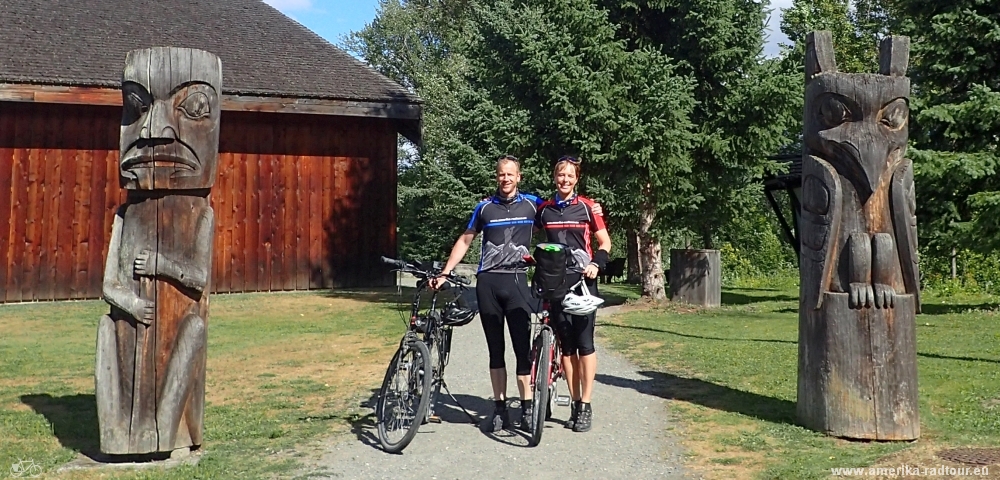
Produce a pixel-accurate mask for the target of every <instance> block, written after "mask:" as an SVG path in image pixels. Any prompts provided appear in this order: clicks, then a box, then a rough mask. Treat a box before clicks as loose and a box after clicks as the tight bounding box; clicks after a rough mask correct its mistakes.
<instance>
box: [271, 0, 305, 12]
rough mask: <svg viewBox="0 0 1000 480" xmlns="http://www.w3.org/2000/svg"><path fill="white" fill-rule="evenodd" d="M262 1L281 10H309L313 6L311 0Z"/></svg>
mask: <svg viewBox="0 0 1000 480" xmlns="http://www.w3.org/2000/svg"><path fill="white" fill-rule="evenodd" d="M264 3H266V4H268V5H270V6H272V7H274V8H276V9H278V10H279V11H281V12H288V11H290V10H309V9H311V8H312V7H313V4H312V0H264Z"/></svg>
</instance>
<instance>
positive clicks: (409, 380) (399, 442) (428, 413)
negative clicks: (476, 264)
mask: <svg viewBox="0 0 1000 480" xmlns="http://www.w3.org/2000/svg"><path fill="white" fill-rule="evenodd" d="M382 262H383V263H386V264H389V265H392V266H394V267H396V268H395V269H394V270H395V271H400V272H403V273H410V274H412V275H414V276H415V277H417V288H416V291H415V292H414V294H413V300H412V302H411V305H410V318H409V322H408V324H407V329H406V332H405V333H404V334H403V338H402V339H401V340H400V342H399V348H398V349H397V350H396V353H395V354H394V355H393V357H392V360H391V361H390V362H389V366H388V368H387V369H386V372H385V379H384V380H383V381H382V387H381V389H379V394H378V402H377V403H376V405H375V418H376V420H377V421H378V429H377V430H378V438H379V443H381V445H382V448H383V450H385V451H386V452H389V453H399V452H401V451H403V449H404V448H406V446H407V445H409V444H410V442H411V441H412V440H413V437H414V436H416V434H417V430H418V429H419V427H420V425H421V424H423V423H427V422H440V418H439V417H437V415H436V414H435V413H434V412H435V410H436V408H437V402H438V399H439V396H440V394H441V388H442V387H443V388H444V389H445V392H447V393H448V395H449V396H450V397H451V398H452V400H453V401H454V402H455V404H456V405H458V406H459V408H461V409H462V411H464V412H465V414H466V415H468V416H469V418H470V419H472V421H473V422H475V417H473V416H472V415H471V414H470V413H469V412H468V410H466V409H465V407H463V406H462V405H461V404H460V403H458V400H457V399H456V398H455V396H454V395H452V394H451V391H450V390H448V385H447V383H445V381H444V368H445V366H447V365H448V360H449V357H450V353H451V336H452V329H453V328H454V327H458V326H462V325H465V324H468V323H469V322H471V321H472V319H473V318H474V317H475V316H476V313H477V308H476V307H475V306H473V304H474V298H475V292H474V291H472V290H471V289H470V288H469V285H470V284H471V282H469V280H468V279H466V278H465V277H462V276H460V275H456V274H454V273H451V274H449V275H448V276H447V278H448V281H449V283H450V284H451V285H452V286H454V287H455V288H456V289H457V290H458V293H457V294H456V296H455V299H454V300H452V301H450V302H448V303H446V304H445V305H444V306H443V307H441V308H438V306H437V305H438V294H439V293H440V291H439V290H432V291H433V292H434V293H433V295H432V296H431V301H430V306H429V307H428V308H427V310H426V311H425V313H421V311H420V305H421V295H422V294H423V292H424V291H425V290H427V289H428V287H429V284H430V280H431V279H433V278H437V277H439V276H441V265H440V262H433V263H432V265H431V267H429V268H425V267H424V266H423V265H422V264H421V263H420V262H411V263H407V262H404V261H401V260H395V259H391V258H387V257H382ZM470 292H471V293H472V296H471V298H470V296H469V293H470ZM428 372H430V374H429V375H428ZM396 435H399V438H398V439H397V438H395V436H396Z"/></svg>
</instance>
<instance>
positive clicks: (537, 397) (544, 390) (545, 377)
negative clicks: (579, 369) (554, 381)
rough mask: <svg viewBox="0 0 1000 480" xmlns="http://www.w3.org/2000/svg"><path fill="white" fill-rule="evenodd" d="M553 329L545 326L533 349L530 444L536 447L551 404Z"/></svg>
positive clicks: (540, 438) (540, 439)
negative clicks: (532, 406)
mask: <svg viewBox="0 0 1000 480" xmlns="http://www.w3.org/2000/svg"><path fill="white" fill-rule="evenodd" d="M552 342H553V335H552V330H550V329H548V328H543V329H542V330H541V331H540V332H539V333H538V337H536V338H535V346H534V348H533V349H532V350H533V352H532V365H531V369H532V372H533V373H534V377H533V378H532V382H531V398H532V399H533V400H532V403H533V404H534V408H532V409H531V438H529V439H528V443H529V444H530V446H532V447H534V446H536V445H538V444H539V443H540V442H541V441H542V430H544V429H545V413H546V410H548V405H549V378H550V377H551V374H552Z"/></svg>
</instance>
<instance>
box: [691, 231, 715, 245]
mask: <svg viewBox="0 0 1000 480" xmlns="http://www.w3.org/2000/svg"><path fill="white" fill-rule="evenodd" d="M701 245H702V247H701V248H704V249H705V250H714V249H715V244H713V243H712V229H711V228H709V227H708V226H704V227H702V229H701ZM688 248H689V249H690V248H691V247H688Z"/></svg>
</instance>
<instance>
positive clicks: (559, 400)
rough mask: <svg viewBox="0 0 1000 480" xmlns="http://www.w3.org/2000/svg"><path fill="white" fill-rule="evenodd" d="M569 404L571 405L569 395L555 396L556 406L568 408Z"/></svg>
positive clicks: (571, 400) (571, 399) (571, 401)
mask: <svg viewBox="0 0 1000 480" xmlns="http://www.w3.org/2000/svg"><path fill="white" fill-rule="evenodd" d="M570 403H573V398H572V397H570V396H569V395H556V405H559V406H560V407H568V406H569V404H570Z"/></svg>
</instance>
